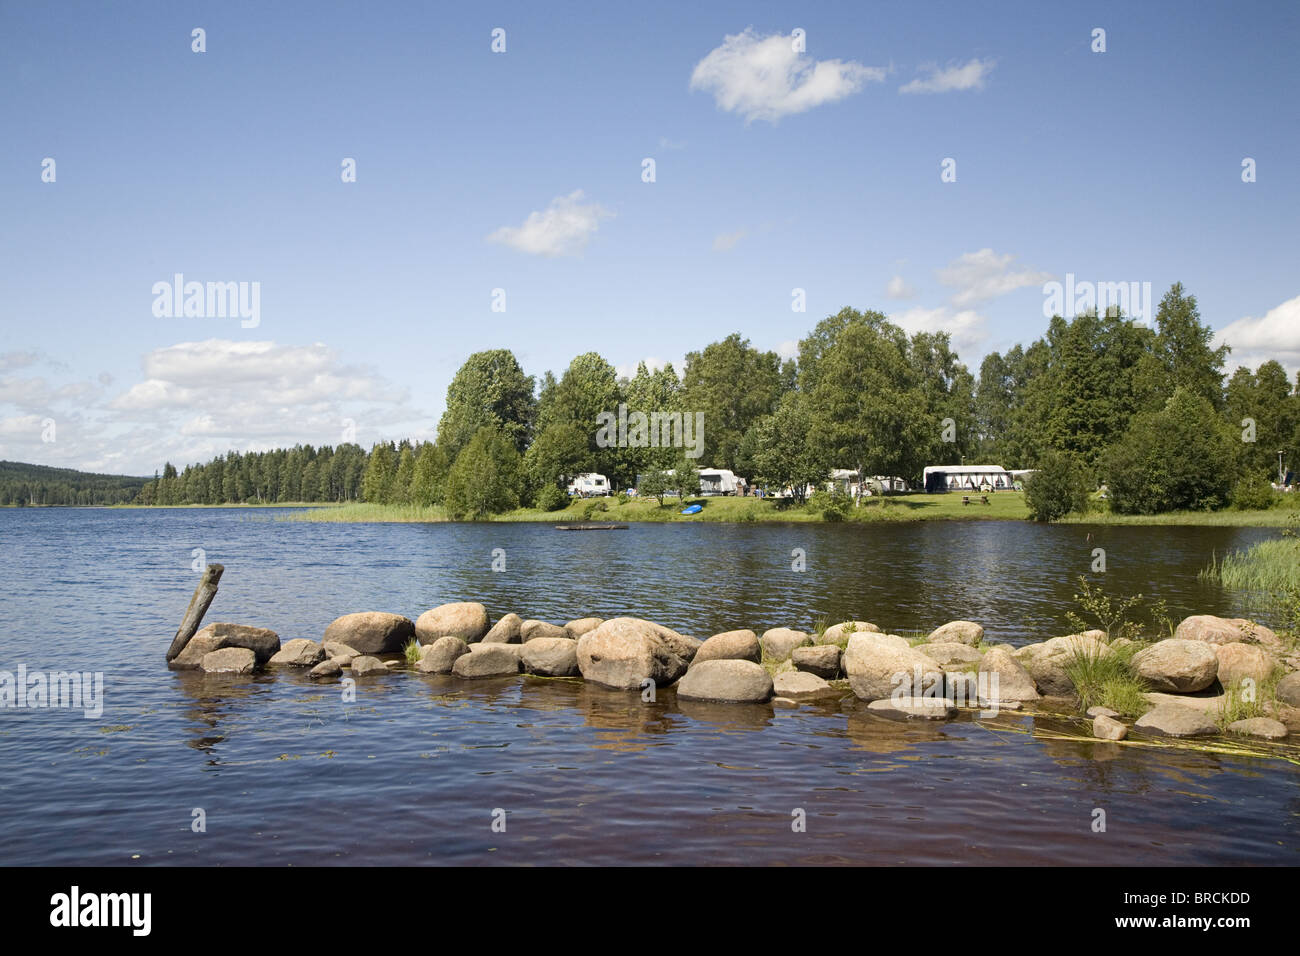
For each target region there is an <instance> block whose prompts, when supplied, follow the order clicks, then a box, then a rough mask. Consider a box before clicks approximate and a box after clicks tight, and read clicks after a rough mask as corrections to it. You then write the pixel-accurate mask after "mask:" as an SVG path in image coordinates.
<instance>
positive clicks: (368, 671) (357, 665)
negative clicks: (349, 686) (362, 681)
mask: <svg viewBox="0 0 1300 956" xmlns="http://www.w3.org/2000/svg"><path fill="white" fill-rule="evenodd" d="M387 673H388V668H387V667H386V666H385V665H384V662H383V661H381V660H380V659H379V658H377V657H370V656H369V655H366V654H362V655H361V656H360V657H355V658H353V659H352V676H353V677H372V676H374V675H375V674H387Z"/></svg>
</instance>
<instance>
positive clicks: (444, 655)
mask: <svg viewBox="0 0 1300 956" xmlns="http://www.w3.org/2000/svg"><path fill="white" fill-rule="evenodd" d="M484 646H487V645H486V642H485V643H484ZM468 653H469V645H468V644H466V643H465V642H464V641H462V640H461V639H460V638H459V637H452V636H450V635H448V636H447V637H440V638H438V639H437V640H436V641H434V642H433V643H432V644H425V645H424V647H423V649H422V650H421V651H420V662H419V663H418V664H416V665H415V669H416V670H417V671H419V672H420V673H422V674H450V673H451V669H452V666H453V665H454V664H455V663H456V661H457V660H458V659H460V658H461V657H464V656H465V655H466V654H468Z"/></svg>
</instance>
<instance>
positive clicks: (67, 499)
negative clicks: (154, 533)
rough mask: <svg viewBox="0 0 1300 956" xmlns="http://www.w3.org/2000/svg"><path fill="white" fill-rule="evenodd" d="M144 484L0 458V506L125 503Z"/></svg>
mask: <svg viewBox="0 0 1300 956" xmlns="http://www.w3.org/2000/svg"><path fill="white" fill-rule="evenodd" d="M145 483H146V479H144V478H128V477H124V476H122V475H96V474H91V473H90V472H85V471H75V470H73V469H71V468H50V467H47V466H45V465H27V464H23V463H22V462H17V461H0V506H4V507H8V506H11V505H12V506H17V507H41V506H50V505H120V504H127V503H128V502H131V501H134V500H136V498H137V497H138V496H139V494H140V492H141V490H142V489H143V488H144V486H145Z"/></svg>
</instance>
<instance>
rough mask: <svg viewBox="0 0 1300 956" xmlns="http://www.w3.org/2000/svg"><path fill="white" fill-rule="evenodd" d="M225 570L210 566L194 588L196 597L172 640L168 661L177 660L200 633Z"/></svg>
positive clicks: (191, 600) (193, 598) (168, 649)
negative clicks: (201, 625) (192, 638)
mask: <svg viewBox="0 0 1300 956" xmlns="http://www.w3.org/2000/svg"><path fill="white" fill-rule="evenodd" d="M225 570H226V569H225V566H224V565H220V564H209V565H208V566H207V568H206V569H204V571H203V577H201V578H200V579H199V583H198V585H197V586H196V587H195V588H194V596H193V597H191V598H190V606H189V607H188V608H186V610H185V617H184V619H183V620H182V621H181V626H180V629H179V630H177V632H176V636H175V637H174V638H172V646H171V647H169V648H167V660H168V661H173V660H175V659H176V656H177V655H178V654H180V652H181V651H183V650H185V645H186V644H188V643H189V642H190V638H191V637H193V636H194V634H195V632H196V631H198V629H199V624H201V623H202V622H203V615H204V614H206V613H208V605H210V604H211V603H212V599H213V598H214V597H216V596H217V582H218V581H220V580H221V573H222V572H223V571H225Z"/></svg>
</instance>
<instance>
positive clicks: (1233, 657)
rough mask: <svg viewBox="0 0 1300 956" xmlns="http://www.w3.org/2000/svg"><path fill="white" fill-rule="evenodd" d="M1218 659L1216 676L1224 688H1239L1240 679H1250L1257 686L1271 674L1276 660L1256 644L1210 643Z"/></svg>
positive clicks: (1235, 642) (1275, 665)
mask: <svg viewBox="0 0 1300 956" xmlns="http://www.w3.org/2000/svg"><path fill="white" fill-rule="evenodd" d="M1210 646H1211V647H1212V648H1213V649H1214V656H1215V657H1217V658H1218V659H1219V670H1218V678H1219V683H1220V684H1222V685H1223V688H1224V690H1240V689H1241V684H1242V681H1244V680H1247V679H1249V680H1252V681H1254V682H1255V686H1256V687H1259V686H1260V685H1261V684H1263V683H1264V682H1265V681H1266V680H1268V679H1269V677H1270V676H1272V674H1273V669H1274V668H1275V667H1277V660H1276V659H1275V658H1274V657H1273V655H1272V654H1270V653H1269V652H1268V651H1267V650H1265V649H1264V648H1263V647H1260V646H1259V645H1258V644H1242V643H1240V642H1238V641H1234V642H1233V643H1231V644H1212V645H1210Z"/></svg>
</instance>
